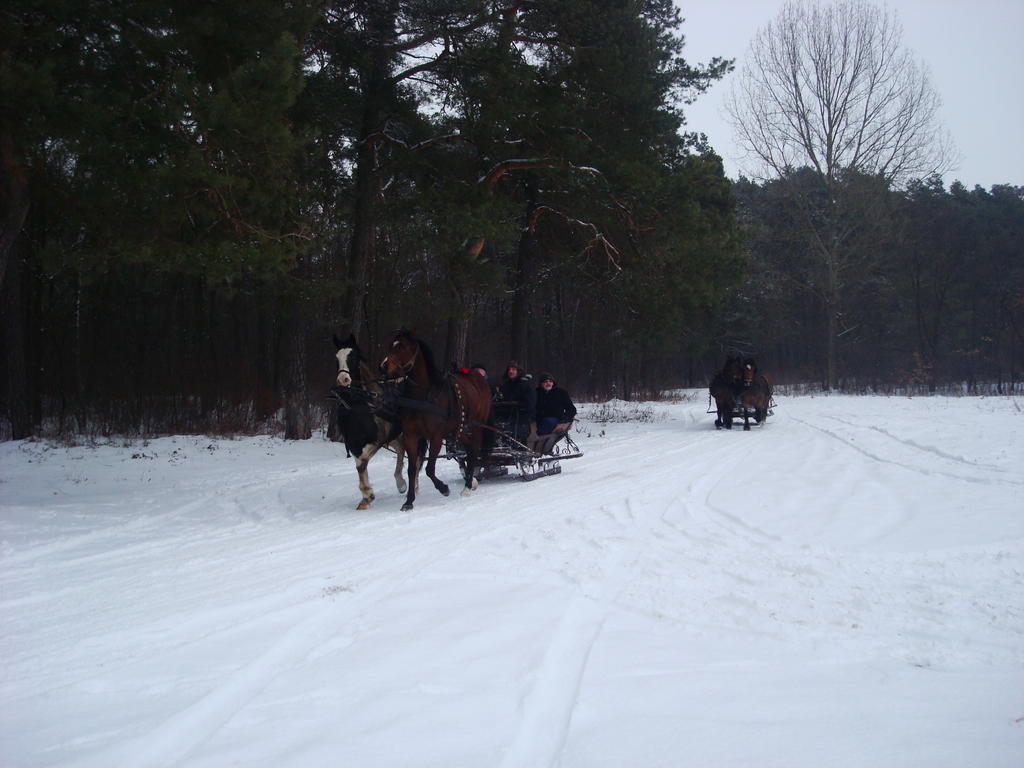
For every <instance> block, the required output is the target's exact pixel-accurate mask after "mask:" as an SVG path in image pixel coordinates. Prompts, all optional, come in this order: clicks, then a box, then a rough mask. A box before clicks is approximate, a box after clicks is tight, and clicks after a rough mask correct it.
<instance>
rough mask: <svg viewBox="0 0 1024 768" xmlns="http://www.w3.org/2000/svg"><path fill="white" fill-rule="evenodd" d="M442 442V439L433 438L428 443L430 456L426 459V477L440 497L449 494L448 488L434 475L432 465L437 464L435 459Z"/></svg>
mask: <svg viewBox="0 0 1024 768" xmlns="http://www.w3.org/2000/svg"><path fill="white" fill-rule="evenodd" d="M442 440H443V438H442V437H435V438H433V439H432V440H431V441H430V456H429V457H428V458H427V477H429V478H430V480H431V482H433V484H434V487H435V488H437V490H439V491H440V492H441V495H442V496H447V495H448V494H449V493H450V491H449V490H448V486H447V485H445V484H444V483H443V482H441V481H440V480H439V479H438V478H437V475H436V474H434V465H435V464H437V457H438V456H439V455H440V453H441V442H442Z"/></svg>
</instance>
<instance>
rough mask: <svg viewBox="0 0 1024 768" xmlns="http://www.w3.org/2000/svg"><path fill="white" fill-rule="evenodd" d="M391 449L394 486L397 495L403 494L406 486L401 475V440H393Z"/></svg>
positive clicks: (402, 465) (402, 449)
mask: <svg viewBox="0 0 1024 768" xmlns="http://www.w3.org/2000/svg"><path fill="white" fill-rule="evenodd" d="M391 447H392V448H394V449H395V456H396V459H395V485H396V486H397V487H398V492H399V493H405V489H406V487H407V486H406V484H405V478H404V477H402V475H403V474H404V472H405V446H404V445H402V441H401V440H394V441H392V443H391Z"/></svg>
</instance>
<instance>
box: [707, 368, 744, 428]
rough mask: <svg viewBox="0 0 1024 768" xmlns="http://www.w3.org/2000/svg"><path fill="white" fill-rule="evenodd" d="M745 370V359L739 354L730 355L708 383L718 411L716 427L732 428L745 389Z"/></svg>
mask: <svg viewBox="0 0 1024 768" xmlns="http://www.w3.org/2000/svg"><path fill="white" fill-rule="evenodd" d="M743 372H744V368H743V360H742V359H741V358H739V357H737V356H730V357H728V358H726V360H725V365H723V366H722V370H721V371H719V372H718V373H716V374H715V377H714V378H713V379H712V380H711V383H710V384H709V385H708V391H709V392H710V393H711V397H713V398H714V400H715V407H716V409H717V411H718V418H716V419H715V429H721V428H722V427H725V428H726V429H732V414H733V411H735V409H736V403H737V401H738V398H739V395H740V393H741V392H742V391H743Z"/></svg>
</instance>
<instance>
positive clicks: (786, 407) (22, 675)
mask: <svg viewBox="0 0 1024 768" xmlns="http://www.w3.org/2000/svg"><path fill="white" fill-rule="evenodd" d="M645 407H646V408H647V409H648V410H647V412H648V413H649V414H650V415H651V416H652V419H651V420H650V421H648V422H641V423H637V422H633V423H610V424H600V423H596V422H594V421H587V422H583V423H581V425H580V427H581V428H580V430H579V432H578V441H579V443H580V446H581V447H582V448H583V450H584V451H585V452H586V456H585V457H584V458H582V459H579V460H576V461H573V462H566V463H565V464H564V471H563V474H561V475H560V476H556V477H548V478H543V479H541V480H538V481H536V482H534V483H521V482H516V481H512V480H497V481H493V482H489V483H484V484H483V485H481V487H480V489H479V490H478V491H477V492H476V493H475V494H473V496H471V497H470V498H468V499H465V498H460V497H459V496H458V495H457V493H453V495H452V496H451V497H450V498H443V497H442V496H440V495H439V494H437V493H436V492H435V491H434V490H433V488H432V487H430V485H429V482H427V481H424V483H422V484H421V494H420V497H419V499H418V500H417V504H416V509H415V510H413V511H412V512H400V511H399V507H400V506H401V503H402V498H401V497H400V496H399V495H398V493H397V491H396V490H395V487H394V483H393V480H392V478H391V473H392V471H393V464H392V458H391V457H390V456H381V457H378V458H377V459H375V460H374V463H373V464H372V465H371V478H372V479H373V482H374V485H375V488H376V491H377V501H376V502H375V504H374V506H373V507H372V508H371V509H370V510H368V511H363V512H357V511H355V506H356V503H357V502H358V500H359V491H358V488H357V485H356V477H355V472H354V469H353V465H352V462H351V461H350V460H346V459H345V458H344V449H343V447H342V446H340V445H337V444H332V443H329V442H325V441H323V440H320V439H315V440H311V441H307V442H302V443H286V442H283V441H281V440H276V439H270V438H247V439H240V440H233V441H232V440H211V439H209V438H196V437H177V438H163V439H159V440H153V441H150V442H148V443H146V444H142V443H135V444H132V445H121V444H118V445H104V446H99V447H93V448H86V447H75V448H65V447H58V446H52V445H48V444H43V443H28V442H21V443H7V444H3V445H0V473H2V482H0V505H2V506H0V518H2V529H0V633H2V635H0V658H2V659H3V661H2V665H3V667H2V668H3V674H2V678H0V764H2V765H4V766H12V767H17V768H22V767H23V766H98V767H102V768H107V767H108V766H117V765H123V766H131V767H132V768H136V767H140V768H141V767H142V766H163V765H167V766H196V767H199V766H218V767H219V766H227V765H241V766H360V767H362V766H374V767H376V766H438V767H442V766H443V767H444V768H452V767H453V766H473V767H476V766H507V767H512V766H523V767H529V768H536V767H537V766H562V767H563V768H569V767H579V768H584V767H585V768H594V767H600V766H609V767H611V766H616V767H619V766H672V767H673V768H676V767H678V766H712V767H717V766H758V767H759V768H763V767H764V766H780V767H785V768H792V767H797V768H799V767H801V766H807V767H808V768H811V767H814V768H818V767H820V766H830V767H832V768H835V767H836V766H857V767H858V768H860V767H862V766H872V767H874V768H878V767H879V766H894V767H895V766H899V767H900V768H903V767H905V766H928V767H929V768H935V767H938V766H971V767H972V768H973V767H975V766H987V767H992V766H1006V767H1007V768H1009V767H1010V766H1013V768H1017V767H1018V766H1021V765H1024V400H1021V399H1010V398H960V399H946V398H937V397H936V398H915V399H907V398H886V397H856V398H855V397H800V398H789V399H787V398H780V403H779V407H778V408H777V410H776V415H775V416H774V417H772V418H771V419H770V420H769V422H768V424H767V426H766V427H764V428H754V429H753V430H752V431H751V432H746V433H744V432H743V431H739V430H733V431H732V432H724V431H722V432H716V431H715V429H714V427H713V417H712V416H708V415H706V414H705V413H704V410H705V400H704V396H703V395H700V394H698V395H697V398H696V399H695V400H689V401H684V402H680V403H675V404H669V403H665V404H648V405H647V406H645ZM592 411H593V409H591V412H592ZM585 413H586V411H585ZM456 472H457V468H456V467H455V465H454V464H451V463H449V464H446V465H444V466H443V467H442V475H443V476H445V477H446V478H450V479H451V480H452V481H453V482H454V481H455V475H456Z"/></svg>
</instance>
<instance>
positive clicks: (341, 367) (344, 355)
mask: <svg viewBox="0 0 1024 768" xmlns="http://www.w3.org/2000/svg"><path fill="white" fill-rule="evenodd" d="M334 346H335V349H336V350H337V351H336V352H335V354H334V356H335V357H336V358H338V377H337V379H336V381H337V383H338V385H340V386H342V387H351V386H352V382H354V381H356V380H358V379H359V363H360V362H361V361H362V354H361V353H360V351H359V345H358V344H357V343H356V337H355V334H351V333H350V334H349V336H348V338H347V339H345V340H344V341H342V340H341V339H339V338H338V336H337V334H335V336H334Z"/></svg>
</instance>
